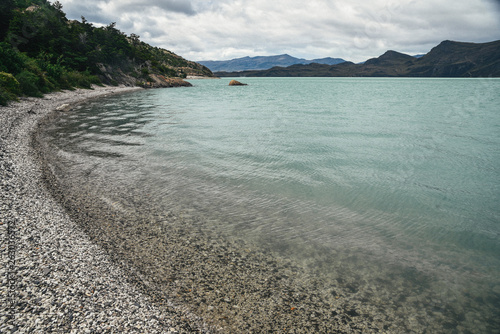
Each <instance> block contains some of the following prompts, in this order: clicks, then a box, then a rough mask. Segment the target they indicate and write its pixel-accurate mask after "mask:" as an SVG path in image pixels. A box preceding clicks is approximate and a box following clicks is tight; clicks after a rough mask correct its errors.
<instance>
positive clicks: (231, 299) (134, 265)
mask: <svg viewBox="0 0 500 334" xmlns="http://www.w3.org/2000/svg"><path fill="white" fill-rule="evenodd" d="M135 89H137V88H127V87H121V88H117V87H96V88H95V90H77V91H72V92H60V93H54V94H50V95H47V96H46V97H45V98H43V99H31V98H28V99H23V101H22V102H21V103H14V104H11V105H10V106H9V107H4V108H0V176H1V177H0V235H1V238H2V248H1V250H0V251H1V254H2V255H1V261H2V266H1V267H0V277H1V279H2V286H1V291H0V293H1V295H2V296H5V297H6V298H2V299H1V303H2V304H1V306H0V311H1V312H2V316H0V319H1V321H0V332H13V331H15V330H19V331H20V332H31V331H33V332H64V333H67V332H68V333H69V332H74V333H80V332H97V333H101V332H103V333H107V332H127V333H136V332H137V333H144V332H146V333H192V332H198V333H200V332H201V333H211V332H224V333H225V332H228V333H240V332H241V333H245V332H255V333H257V332H291V333H295V332H297V333H299V332H300V333H303V332H318V333H319V332H328V333H345V332H352V333H372V332H373V333H377V332H387V333H400V332H408V333H410V332H412V333H418V332H423V331H424V329H426V330H429V329H431V331H432V329H433V330H437V329H439V328H441V329H442V322H435V321H434V320H432V319H429V320H425V321H424V320H419V322H409V321H408V319H407V316H408V315H407V314H404V313H400V312H399V311H398V312H394V310H391V309H390V308H385V307H384V305H383V303H382V302H380V303H378V304H374V303H373V301H368V300H365V299H364V298H363V295H362V294H359V295H357V292H356V291H357V286H358V284H366V282H365V283H363V282H362V281H361V282H355V281H353V282H350V280H360V278H359V277H358V278H357V276H352V277H351V276H349V275H347V277H340V276H339V279H337V280H336V281H331V282H330V281H328V282H326V283H327V284H326V285H325V284H324V283H325V281H322V279H321V277H320V276H315V273H314V272H312V271H309V272H307V270H306V271H304V269H303V268H299V267H297V266H295V263H293V262H291V261H288V260H287V259H282V258H280V257H279V256H273V255H272V254H271V253H269V254H268V253H266V252H263V251H261V250H260V249H255V248H253V247H252V245H249V244H246V243H244V242H242V241H241V242H240V241H239V240H232V241H229V240H222V239H221V237H220V236H219V235H217V234H216V233H211V231H208V232H207V231H203V232H202V231H201V229H202V225H203V219H204V217H194V216H191V217H190V218H189V217H188V218H184V217H182V216H179V215H176V213H175V212H173V211H171V210H170V208H166V209H165V210H164V211H155V210H154V209H155V207H158V206H157V205H156V204H157V203H154V202H155V200H154V199H153V198H148V200H147V201H144V196H143V195H144V194H143V193H141V191H136V189H120V190H122V191H121V192H116V193H115V192H114V191H115V190H117V189H114V188H113V187H112V182H109V183H110V185H111V188H109V189H108V188H106V187H107V186H108V182H104V183H105V184H103V187H101V188H106V189H104V191H102V190H103V189H98V187H95V186H96V185H98V183H99V182H100V181H101V180H91V179H85V178H81V177H79V176H78V175H76V176H75V178H74V179H73V178H67V177H65V174H64V171H63V172H61V171H58V168H57V167H58V166H57V164H53V161H50V158H51V157H52V155H53V153H54V152H52V151H51V150H50V148H49V147H46V143H45V142H44V141H43V138H38V135H39V134H40V133H41V132H43V131H39V130H43V129H44V127H45V125H47V124H50V122H51V120H53V119H54V118H53V117H57V115H58V113H57V112H55V113H54V112H53V111H54V110H58V109H59V110H69V109H71V108H72V107H74V106H75V105H76V104H78V103H80V102H84V101H88V100H89V99H92V98H99V97H104V96H107V95H110V94H116V93H125V92H129V91H131V90H135ZM48 146H50V145H48ZM46 159H47V160H46ZM83 172H84V171H83ZM70 175H71V174H70ZM92 182H94V184H92ZM99 190H100V191H102V192H99ZM116 194H118V195H120V194H121V195H122V196H123V198H121V199H119V200H118V201H116V198H114V197H113V195H116ZM152 197H153V196H152ZM145 202H147V203H145ZM168 206H169V205H167V207H168ZM164 207H165V205H164ZM149 209H151V210H149ZM197 229H200V231H196V230H197ZM198 232H199V233H198ZM212 232H213V231H212ZM331 260H332V261H333V259H331ZM345 260H346V261H347V262H349V265H354V263H355V262H352V261H351V258H350V257H348V258H345ZM334 269H335V270H338V268H337V267H335V268H334ZM410 269H411V268H410ZM399 273H402V274H405V275H411V276H414V275H415V274H416V271H412V270H410V271H404V270H403V271H399ZM339 275H342V273H340V274H339ZM344 278H345V279H346V281H345V282H344ZM403 281H404V280H401V279H399V280H396V278H395V277H392V278H391V277H389V278H388V282H389V283H393V282H399V283H402V282H403ZM351 283H352V284H351ZM412 287H414V286H413V285H411V284H410V285H408V286H405V285H402V286H401V287H400V288H401V289H403V290H406V289H411V288H412ZM396 292H397V291H396ZM379 293H380V292H379ZM381 297H383V296H380V297H379V296H375V298H376V299H375V301H377V300H379V301H383V300H382V299H381ZM403 297H404V296H403ZM388 298H389V299H390V300H392V298H391V296H388ZM379 304H380V305H379ZM394 305H396V304H394ZM396 306H397V305H396ZM396 306H394V307H395V309H396V308H397V307H396ZM407 306H411V307H413V308H414V310H415V311H417V310H422V312H424V311H425V309H424V308H425V302H420V301H411V302H409V304H407ZM4 314H5V316H3V315H4ZM414 314H416V313H415V312H414ZM485 328H486V327H485ZM478 330H481V328H478Z"/></svg>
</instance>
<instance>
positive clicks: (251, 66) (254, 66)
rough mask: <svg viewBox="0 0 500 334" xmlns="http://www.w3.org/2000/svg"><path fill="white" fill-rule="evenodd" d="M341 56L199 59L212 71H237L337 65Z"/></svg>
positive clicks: (341, 60)
mask: <svg viewBox="0 0 500 334" xmlns="http://www.w3.org/2000/svg"><path fill="white" fill-rule="evenodd" d="M344 61H345V60H344V59H341V58H330V57H327V58H321V59H313V60H307V59H303V58H295V57H292V56H290V55H287V54H282V55H277V56H258V57H243V58H236V59H231V60H217V61H216V60H207V61H199V62H198V63H199V64H202V65H204V66H206V67H208V68H209V69H210V70H211V71H212V72H215V71H219V72H220V71H226V72H236V71H247V70H267V69H270V68H272V67H274V66H281V67H287V66H291V65H295V64H311V63H319V64H327V65H335V64H340V63H342V62H344Z"/></svg>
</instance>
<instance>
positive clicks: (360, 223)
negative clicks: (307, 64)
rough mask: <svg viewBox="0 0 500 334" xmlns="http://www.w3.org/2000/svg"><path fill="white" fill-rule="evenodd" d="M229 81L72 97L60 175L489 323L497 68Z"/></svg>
mask: <svg viewBox="0 0 500 334" xmlns="http://www.w3.org/2000/svg"><path fill="white" fill-rule="evenodd" d="M228 81H229V80H228V79H223V80H197V81H192V83H193V84H194V87H192V88H180V89H158V90H145V91H140V92H136V93H133V94H127V95H121V96H113V97H109V98H107V99H102V100H98V101H95V102H92V103H89V104H87V105H84V106H80V107H79V108H78V109H77V110H74V111H72V112H70V113H67V114H64V115H63V116H61V118H60V119H59V120H58V121H57V122H56V123H55V124H54V125H53V127H52V128H50V129H49V135H50V138H51V139H50V141H51V144H52V145H54V146H55V147H57V150H58V155H59V157H63V158H64V161H65V163H64V164H63V166H64V167H63V168H66V169H67V172H68V173H69V174H70V175H71V174H72V173H73V174H74V175H80V174H81V171H82V170H86V171H87V172H86V175H87V177H91V178H94V179H100V180H101V181H102V182H103V184H106V183H107V182H111V183H115V184H120V185H122V186H123V187H124V188H129V189H132V188H133V189H139V190H140V191H141V192H143V193H144V194H145V196H146V194H147V196H153V197H154V198H156V199H159V200H160V202H161V203H162V204H161V206H164V207H163V208H164V209H166V208H168V210H172V211H174V212H176V214H179V215H183V216H185V217H198V218H197V219H193V221H192V224H193V226H194V225H196V227H197V228H200V229H201V230H203V229H207V230H215V231H219V232H220V235H221V237H227V238H242V239H245V240H248V241H249V242H252V243H254V244H255V245H257V246H258V247H261V248H262V249H266V250H271V251H273V252H276V253H277V254H280V255H281V256H286V257H290V258H293V259H294V260H296V261H297V262H299V263H301V264H302V265H303V266H305V267H306V268H308V270H311V271H317V272H318V273H320V274H321V275H325V277H327V280H330V281H331V282H332V284H341V283H342V282H343V281H345V280H347V281H350V282H362V283H358V285H359V286H358V288H357V290H359V291H361V292H357V291H356V293H362V291H365V290H366V291H368V290H370V291H373V290H376V291H379V294H380V295H381V296H387V298H389V299H390V298H396V297H394V295H392V294H391V293H390V290H391V289H392V288H393V286H391V285H393V284H395V285H397V284H398V282H400V281H405V282H408V281H409V282H410V283H411V284H413V285H411V286H413V287H414V288H415V293H414V295H413V296H409V297H405V298H406V299H408V298H415V299H418V300H420V302H421V306H422V305H423V307H425V308H427V307H428V309H427V310H426V313H425V317H427V318H426V319H429V318H432V317H435V318H439V319H445V320H443V321H444V323H446V324H447V325H446V326H448V327H447V328H448V329H449V330H458V331H459V332H460V331H466V330H470V331H473V332H495V331H499V330H500V328H499V327H498V326H499V322H498V319H497V318H498V314H500V205H499V202H500V201H499V200H500V177H499V176H500V95H499V94H498V92H499V91H500V80H498V79H389V78H381V79H376V78H362V79H361V78H264V79H262V78H244V79H243V78H242V79H241V81H243V82H245V83H248V84H249V85H248V86H242V87H228V86H227V83H228ZM89 157H91V158H89ZM105 188H106V187H105V186H103V192H105ZM110 196H111V195H110ZM114 196H116V197H120V196H121V195H120V194H114ZM160 209H161V208H160ZM200 217H202V219H200ZM395 268H398V269H395ZM401 268H403V269H401ZM388 278H390V279H389V281H388V282H387V283H385V284H384V283H381V282H382V281H383V280H386V281H387V279H388ZM366 296H370V294H369V293H366ZM372 297H373V296H372ZM367 298H368V299H369V297H367ZM436 305H448V306H449V308H448V310H451V311H446V312H444V311H443V309H442V308H441V306H436ZM411 312H414V311H413V310H408V314H407V315H408V317H409V319H410V318H411V317H412V315H411ZM408 321H410V320H408ZM427 321H430V322H432V320H427Z"/></svg>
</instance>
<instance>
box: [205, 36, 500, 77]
mask: <svg viewBox="0 0 500 334" xmlns="http://www.w3.org/2000/svg"><path fill="white" fill-rule="evenodd" d="M215 75H217V76H225V77H232V76H255V77H500V40H499V41H494V42H489V43H464V42H454V41H444V42H441V43H440V44H439V45H438V46H436V47H434V48H433V49H432V50H431V51H430V52H429V53H427V54H426V55H423V56H421V57H413V56H409V55H407V54H403V53H400V52H396V51H387V52H386V53H384V54H383V55H381V56H380V57H378V58H372V59H369V60H367V61H366V62H364V63H363V64H354V63H352V62H343V63H340V64H337V65H325V64H317V63H312V64H305V65H304V64H296V65H292V66H288V67H286V68H285V67H273V68H270V69H268V70H264V71H243V72H232V73H227V72H216V73H215Z"/></svg>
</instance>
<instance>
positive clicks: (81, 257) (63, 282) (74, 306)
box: [0, 87, 209, 333]
mask: <svg viewBox="0 0 500 334" xmlns="http://www.w3.org/2000/svg"><path fill="white" fill-rule="evenodd" d="M136 89H138V88H133V87H94V89H93V90H82V89H78V90H75V91H64V92H58V93H53V94H49V95H46V96H45V97H44V98H41V99H38V98H23V99H22V100H21V101H20V102H18V103H16V102H14V103H11V104H10V105H9V106H7V107H0V186H1V189H0V238H1V240H2V241H1V267H0V278H1V282H2V284H1V288H0V289H1V291H0V294H1V298H0V300H1V306H0V314H1V316H0V317H1V318H0V332H1V333H14V332H15V333H112V332H113V333H116V332H127V333H183V332H209V330H208V329H207V326H205V325H204V324H203V322H202V321H201V320H200V319H198V318H196V317H194V316H193V315H191V314H190V313H189V312H187V311H186V310H183V309H180V308H176V307H173V306H169V305H166V307H165V306H158V305H155V304H154V303H153V302H152V301H151V300H150V298H149V297H148V296H147V295H145V294H144V293H143V292H142V291H141V290H140V289H139V288H138V287H137V286H136V285H135V284H134V282H131V281H130V280H128V279H127V275H126V273H125V272H124V271H123V269H122V268H120V267H119V266H117V265H116V264H115V263H113V262H112V261H111V259H110V257H109V256H108V255H107V254H106V253H105V252H104V251H103V250H102V249H101V248H100V247H98V246H97V245H96V244H95V243H93V242H92V241H91V240H90V239H89V237H88V236H87V235H86V234H85V233H84V232H83V231H82V230H81V229H80V228H79V227H78V226H77V225H76V223H75V222H74V221H73V220H72V219H70V217H69V216H68V215H67V213H66V211H65V210H64V209H63V208H62V206H61V205H60V204H59V203H57V202H56V201H55V200H54V199H53V197H52V196H51V195H50V194H49V193H48V191H47V190H46V188H45V187H44V184H43V182H42V181H41V179H42V174H41V171H40V166H39V164H38V163H37V161H36V158H35V152H34V151H33V149H32V148H31V145H30V140H31V139H30V133H31V132H32V131H33V130H34V129H35V127H36V125H37V123H38V122H39V121H40V120H41V119H42V118H43V117H44V116H46V115H47V114H48V113H50V112H51V111H53V110H56V109H58V108H59V109H61V110H64V109H67V108H70V107H71V106H74V105H75V104H76V103H79V102H82V101H85V100H87V99H91V98H96V97H102V96H106V95H109V94H116V93H124V92H130V91H132V90H136Z"/></svg>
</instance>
